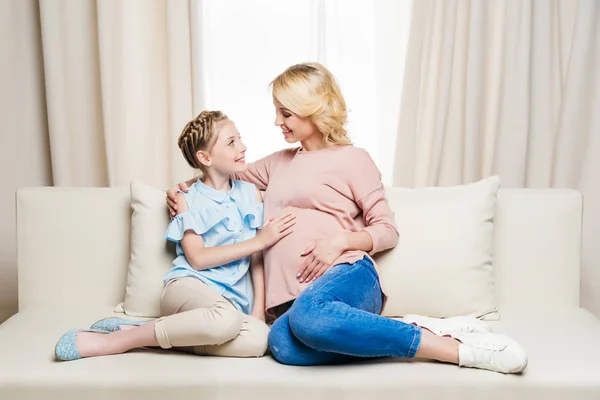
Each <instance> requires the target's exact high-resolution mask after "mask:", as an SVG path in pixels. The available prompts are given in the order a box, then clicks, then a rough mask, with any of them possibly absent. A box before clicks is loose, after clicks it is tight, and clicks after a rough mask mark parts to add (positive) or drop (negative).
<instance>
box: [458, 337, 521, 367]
mask: <svg viewBox="0 0 600 400" xmlns="http://www.w3.org/2000/svg"><path fill="white" fill-rule="evenodd" d="M453 337H454V339H456V340H458V341H460V342H461V344H459V345H458V365H460V366H461V367H469V368H480V369H487V370H490V371H495V372H502V373H504V374H514V373H518V372H521V371H523V370H524V369H525V368H526V367H527V354H526V353H525V350H524V349H523V347H521V345H519V344H518V343H517V342H516V341H514V340H513V339H511V338H509V337H508V336H505V335H499V334H494V333H460V334H456V335H453Z"/></svg>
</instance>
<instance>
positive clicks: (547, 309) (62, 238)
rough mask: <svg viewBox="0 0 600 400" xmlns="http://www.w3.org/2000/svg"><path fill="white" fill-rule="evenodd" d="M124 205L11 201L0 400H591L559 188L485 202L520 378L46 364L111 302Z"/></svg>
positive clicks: (218, 362)
mask: <svg viewBox="0 0 600 400" xmlns="http://www.w3.org/2000/svg"><path fill="white" fill-rule="evenodd" d="M129 193H130V192H129V190H127V189H105V188H104V189H92V188H78V189H73V188H26V189H21V190H19V192H18V194H17V220H18V221H17V230H18V271H19V312H18V313H17V314H16V315H15V316H13V317H12V318H10V319H9V320H8V321H6V322H5V323H4V324H2V325H0V399H3V400H5V399H6V400H9V399H62V400H68V399H77V400H80V399H87V400H92V399H111V400H118V399H128V400H133V399H144V400H146V399H182V400H190V399H235V398H240V399H261V400H264V399H280V398H288V399H311V400H317V399H328V400H331V399H364V398H373V399H375V398H377V399H381V400H383V399H429V398H431V399H433V398H438V399H440V398H441V399H461V400H462V399H565V398H568V399H570V400H575V399H590V400H591V399H595V400H597V399H600V320H598V319H597V318H596V317H595V316H593V315H592V314H590V313H589V312H587V311H586V310H584V309H581V308H580V307H579V287H580V273H579V270H580V246H581V233H580V228H581V211H582V197H581V195H580V194H579V193H577V192H574V191H569V190H511V189H501V190H500V191H499V193H498V202H497V205H496V217H495V222H494V271H495V275H496V285H497V290H498V293H497V302H498V307H499V311H500V314H501V319H500V320H499V321H492V322H490V323H491V324H492V326H493V329H494V330H495V331H498V332H503V333H507V334H509V335H510V336H512V337H513V338H515V339H516V340H518V341H519V342H520V343H521V344H522V345H523V346H524V348H525V349H526V350H527V352H528V355H529V366H528V368H527V369H526V371H525V372H524V373H523V374H520V375H503V374H498V373H493V372H489V371H482V370H475V369H466V368H459V367H456V366H453V365H444V364H441V363H435V362H422V361H415V362H406V361H403V360H400V359H382V360H377V361H366V362H362V363H359V364H354V365H344V366H320V367H290V366H284V365H280V364H278V363H276V362H275V361H274V360H273V359H272V358H271V357H268V356H267V357H263V358H260V359H226V358H211V357H197V356H191V355H187V354H180V353H176V352H169V351H162V350H147V349H142V350H138V351H133V352H130V353H127V354H123V355H119V356H111V357H98V358H92V359H83V360H78V361H74V362H56V361H54V356H53V348H54V344H55V343H56V340H57V339H58V338H59V337H60V336H61V334H62V333H64V332H66V331H67V330H68V329H71V328H75V327H86V326H89V324H90V323H92V322H94V321H95V320H96V319H99V318H102V317H105V316H108V315H111V314H113V309H114V307H115V305H116V304H117V303H119V302H121V301H122V300H123V297H124V288H125V281H126V277H127V265H128V262H129V257H130V240H129V237H130V222H129V221H130V213H131V211H130V204H129V200H130V194H129ZM392 207H393V204H392ZM158 352H160V353H164V354H160V355H157V354H156V353H158Z"/></svg>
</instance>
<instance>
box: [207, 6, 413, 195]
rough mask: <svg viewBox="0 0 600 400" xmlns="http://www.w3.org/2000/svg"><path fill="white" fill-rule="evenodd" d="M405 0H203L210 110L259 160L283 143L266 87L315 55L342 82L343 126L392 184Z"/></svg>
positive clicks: (405, 24)
mask: <svg viewBox="0 0 600 400" xmlns="http://www.w3.org/2000/svg"><path fill="white" fill-rule="evenodd" d="M410 8H411V1H409V0H404V1H395V0H379V1H375V0H327V1H325V0H311V1H293V0H283V1H272V0H254V1H251V2H248V1H244V0H230V1H226V2H224V1H217V0H206V1H204V2H203V4H202V7H201V9H198V10H197V12H199V13H201V20H202V21H203V24H202V25H203V28H202V31H201V32H198V34H200V35H201V38H202V52H203V55H204V57H203V58H204V63H203V72H204V89H205V91H204V93H205V104H206V106H207V108H211V109H219V110H222V111H224V112H225V113H226V114H228V116H229V117H230V118H231V119H232V120H234V121H235V122H236V125H237V127H238V129H239V130H240V133H241V134H242V137H243V140H244V141H245V143H246V145H247V146H248V151H247V156H248V159H249V160H255V159H258V158H260V157H263V156H265V155H268V154H269V153H272V152H274V151H276V150H279V149H282V148H284V147H286V146H288V147H289V146H290V145H288V144H287V143H286V142H284V140H283V138H282V136H281V132H280V130H279V129H278V128H276V127H275V126H274V124H273V121H274V118H275V117H274V111H273V102H272V98H271V93H270V90H269V83H270V82H271V81H272V80H273V78H275V76H276V75H277V74H279V73H280V72H282V71H283V70H284V69H285V68H287V67H288V66H290V65H293V64H297V63H300V62H304V61H318V62H321V63H323V64H324V65H326V66H327V67H328V68H329V69H330V70H331V71H332V72H333V73H334V74H335V75H336V77H337V78H338V81H339V83H340V85H341V87H342V91H343V93H344V95H345V98H346V101H347V106H348V110H349V113H348V121H349V123H348V125H347V128H348V132H349V134H350V137H351V139H352V140H353V142H354V143H355V145H357V146H360V147H363V148H365V149H367V150H368V151H369V153H370V154H371V156H372V157H373V159H374V160H375V162H376V163H377V164H378V166H379V168H380V169H381V171H382V174H383V179H384V183H386V184H390V183H391V171H392V164H393V162H392V157H393V147H394V142H395V138H396V127H397V119H398V113H399V108H400V93H401V90H402V80H401V78H402V76H403V75H404V74H403V65H404V54H405V49H406V44H407V37H408V26H409V18H410Z"/></svg>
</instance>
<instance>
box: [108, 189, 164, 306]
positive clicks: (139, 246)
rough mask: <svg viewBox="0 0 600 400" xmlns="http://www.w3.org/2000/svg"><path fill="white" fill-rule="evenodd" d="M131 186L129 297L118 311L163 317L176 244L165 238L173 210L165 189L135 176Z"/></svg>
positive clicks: (127, 293)
mask: <svg viewBox="0 0 600 400" xmlns="http://www.w3.org/2000/svg"><path fill="white" fill-rule="evenodd" d="M130 189H131V208H132V209H133V213H132V215H131V259H130V261H129V269H128V272H127V286H126V290H125V301H124V302H123V303H121V304H119V305H118V306H117V309H116V310H115V311H118V312H124V313H125V314H127V315H130V316H136V317H159V316H160V295H161V291H162V288H163V276H164V274H165V272H167V271H168V270H169V268H171V267H172V265H173V260H174V259H175V246H174V244H173V243H171V242H168V241H167V240H165V238H164V234H165V230H166V229H167V225H168V224H169V214H168V210H167V203H166V201H165V196H166V193H165V191H164V190H160V189H155V188H153V187H151V186H148V185H146V184H144V183H142V182H140V181H138V180H133V181H132V182H131V185H130Z"/></svg>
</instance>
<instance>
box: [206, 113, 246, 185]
mask: <svg viewBox="0 0 600 400" xmlns="http://www.w3.org/2000/svg"><path fill="white" fill-rule="evenodd" d="M217 130H218V137H217V140H216V141H215V144H214V146H213V148H212V150H211V151H210V152H209V153H207V152H204V151H200V152H198V153H199V154H198V157H199V158H200V162H202V164H204V165H206V166H207V167H210V168H211V169H213V170H214V171H216V172H218V173H220V174H222V175H225V176H228V175H231V174H234V173H242V172H245V171H246V170H247V169H248V167H247V166H246V146H244V143H242V140H241V138H240V133H239V132H238V130H237V128H236V127H235V124H234V123H233V122H231V121H229V120H225V121H222V122H219V126H218V128H217Z"/></svg>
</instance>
